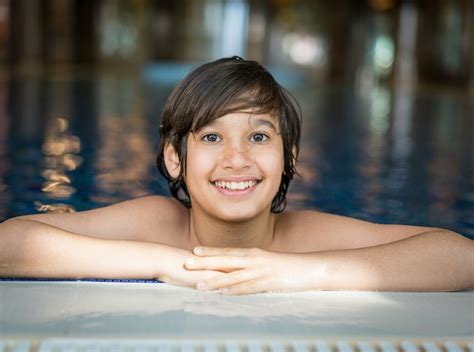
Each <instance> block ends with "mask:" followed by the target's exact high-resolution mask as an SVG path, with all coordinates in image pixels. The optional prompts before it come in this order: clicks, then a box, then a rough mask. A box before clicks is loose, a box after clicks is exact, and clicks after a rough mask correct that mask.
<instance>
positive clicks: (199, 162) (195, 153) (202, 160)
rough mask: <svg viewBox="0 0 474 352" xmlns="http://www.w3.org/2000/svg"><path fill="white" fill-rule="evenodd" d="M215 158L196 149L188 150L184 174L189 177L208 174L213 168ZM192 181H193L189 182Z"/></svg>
mask: <svg viewBox="0 0 474 352" xmlns="http://www.w3.org/2000/svg"><path fill="white" fill-rule="evenodd" d="M213 160H215V158H214V156H212V155H209V152H203V151H202V150H199V149H197V148H191V149H190V150H189V149H188V155H187V159H186V165H187V167H186V172H187V174H189V175H196V176H197V175H203V174H208V173H209V172H210V171H211V170H212V168H213V167H214V161H213ZM189 181H191V182H192V181H193V180H189Z"/></svg>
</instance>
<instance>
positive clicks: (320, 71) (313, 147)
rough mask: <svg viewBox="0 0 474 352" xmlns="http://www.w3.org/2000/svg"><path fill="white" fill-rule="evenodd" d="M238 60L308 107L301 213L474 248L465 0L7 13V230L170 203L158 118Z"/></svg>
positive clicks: (9, 7)
mask: <svg viewBox="0 0 474 352" xmlns="http://www.w3.org/2000/svg"><path fill="white" fill-rule="evenodd" d="M232 55H239V56H242V57H244V58H247V59H252V60H257V61H259V62H261V63H262V64H264V65H265V66H266V67H268V68H269V70H270V72H271V73H273V74H274V76H275V78H276V79H277V80H278V81H279V82H280V83H281V84H282V85H283V86H285V87H286V88H288V89H289V90H290V91H291V92H292V94H294V96H295V97H296V98H297V100H298V101H299V103H300V105H301V107H302V110H303V114H304V121H303V140H302V146H301V158H300V163H299V165H298V170H299V173H300V175H299V176H298V177H296V179H295V181H294V182H293V184H292V186H291V188H290V194H289V195H288V208H289V209H300V208H312V209H320V210H323V211H328V212H333V213H338V214H343V215H349V216H354V217H358V218H362V219H366V220H370V221H376V222H381V223H407V224H419V225H431V226H440V227H446V228H449V229H452V230H455V231H458V232H460V233H462V234H464V235H465V236H468V237H471V238H474V171H473V170H474V144H473V143H474V142H473V134H474V132H473V131H474V122H473V119H474V117H473V116H474V1H470V0H432V1H429V0H418V1H415V0H412V1H408V0H359V1H356V0H353V1H351V0H333V1H323V0H299V1H297V0H261V1H258V0H175V1H171V0H122V1H119V0H0V219H6V218H8V217H11V216H16V215H21V214H26V213H33V212H47V211H58V212H61V211H79V210H85V209H91V208H95V207H99V206H104V205H107V204H111V203H115V202H118V201H121V200H125V199H130V198H134V197H140V196H143V195H147V194H169V192H168V189H167V184H166V182H165V181H164V179H163V178H162V177H161V176H160V175H159V173H158V171H157V170H156V167H155V155H156V151H157V146H158V142H159V141H158V125H159V118H160V113H161V110H162V108H163V104H164V102H165V101H166V98H167V96H168V95H169V93H170V92H171V89H172V88H173V86H174V85H175V84H176V83H177V82H178V81H179V79H181V78H182V77H183V76H184V75H185V74H186V73H187V72H189V70H191V69H192V68H194V67H197V66H198V65H199V64H201V63H204V62H206V61H210V60H214V59H216V58H219V57H223V56H232Z"/></svg>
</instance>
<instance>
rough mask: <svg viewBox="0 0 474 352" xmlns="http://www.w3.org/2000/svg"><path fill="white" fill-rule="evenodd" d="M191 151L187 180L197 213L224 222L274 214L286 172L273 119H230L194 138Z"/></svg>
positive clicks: (236, 116)
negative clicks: (269, 213) (273, 209)
mask: <svg viewBox="0 0 474 352" xmlns="http://www.w3.org/2000/svg"><path fill="white" fill-rule="evenodd" d="M187 148H188V149H187V161H186V162H187V166H186V173H185V182H186V185H187V187H188V191H189V194H190V196H191V204H192V209H193V210H194V211H198V210H200V211H204V212H206V213H207V214H208V215H210V216H213V217H217V218H219V219H221V220H224V221H245V220H248V219H251V218H253V217H255V216H257V215H258V214H260V213H262V212H267V211H268V212H269V211H270V208H271V202H272V200H273V198H274V196H275V194H276V193H277V191H278V188H279V186H280V182H281V176H282V173H283V168H284V156H283V142H282V139H281V135H280V132H279V126H278V123H277V120H276V119H275V118H274V117H273V116H271V115H267V114H265V115H252V114H250V113H247V112H236V113H231V114H228V115H225V116H223V117H220V118H218V119H216V120H214V121H213V122H212V123H211V124H209V125H208V126H205V127H204V128H202V129H201V130H199V131H196V132H194V133H192V134H190V136H189V138H188V147H187Z"/></svg>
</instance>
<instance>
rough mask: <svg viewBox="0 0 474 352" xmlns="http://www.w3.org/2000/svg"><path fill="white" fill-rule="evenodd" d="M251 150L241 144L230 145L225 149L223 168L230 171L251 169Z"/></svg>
mask: <svg viewBox="0 0 474 352" xmlns="http://www.w3.org/2000/svg"><path fill="white" fill-rule="evenodd" d="M249 152H250V150H249V148H247V147H246V146H245V145H244V144H243V143H241V142H234V143H229V144H228V145H226V146H225V147H224V151H223V155H222V166H223V167H224V169H228V170H232V169H233V170H240V169H247V168H249V167H250V155H249V154H250V153H249Z"/></svg>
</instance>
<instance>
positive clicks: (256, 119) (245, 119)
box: [205, 111, 278, 131]
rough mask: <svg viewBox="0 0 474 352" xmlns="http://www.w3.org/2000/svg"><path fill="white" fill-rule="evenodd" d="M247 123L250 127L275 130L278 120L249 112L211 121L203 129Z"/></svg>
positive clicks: (269, 115) (235, 113)
mask: <svg viewBox="0 0 474 352" xmlns="http://www.w3.org/2000/svg"><path fill="white" fill-rule="evenodd" d="M240 123H247V124H248V125H250V126H251V127H269V128H272V129H274V130H275V131H276V130H277V127H278V120H277V118H276V117H275V116H273V115H271V114H252V113H250V112H245V111H243V112H234V113H230V114H227V115H224V116H221V117H218V118H216V119H214V120H212V121H211V122H210V123H209V124H208V125H207V126H205V127H219V126H223V125H227V124H232V125H234V124H240Z"/></svg>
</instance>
